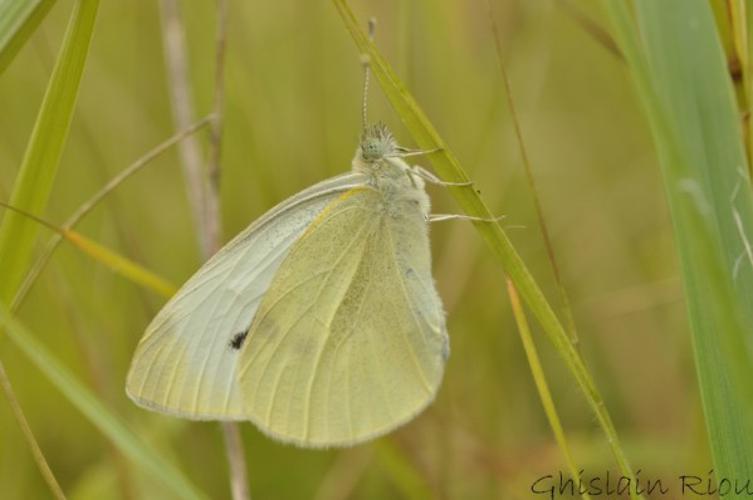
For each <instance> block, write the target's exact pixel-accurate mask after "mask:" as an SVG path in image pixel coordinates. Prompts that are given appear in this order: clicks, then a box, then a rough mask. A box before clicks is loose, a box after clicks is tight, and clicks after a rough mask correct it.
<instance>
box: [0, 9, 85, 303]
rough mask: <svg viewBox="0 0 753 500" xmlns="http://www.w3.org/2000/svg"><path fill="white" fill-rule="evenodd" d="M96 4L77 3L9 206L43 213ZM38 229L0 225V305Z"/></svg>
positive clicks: (13, 220)
mask: <svg viewBox="0 0 753 500" xmlns="http://www.w3.org/2000/svg"><path fill="white" fill-rule="evenodd" d="M98 6H99V0H80V1H78V2H76V4H75V6H74V8H73V13H72V15H71V19H70V22H69V24H68V29H67V31H66V34H65V38H64V40H63V46H62V49H61V51H60V55H59V56H58V58H57V61H56V63H55V68H54V69H53V72H52V76H51V78H50V82H49V84H48V86H47V91H46V93H45V96H44V99H43V101H42V106H41V108H40V110H39V115H38V116H37V120H36V123H35V124H34V130H33V131H32V134H31V138H30V140H29V144H28V146H27V149H26V152H25V154H24V159H23V162H22V163H21V168H20V170H19V172H18V176H17V178H16V181H15V184H14V186H13V192H12V194H11V198H10V204H11V205H13V206H15V207H18V208H21V209H23V210H26V211H27V212H31V213H43V212H44V208H45V206H46V205H47V200H48V198H49V195H50V191H51V190H52V184H53V182H54V180H55V174H56V173H57V169H58V164H59V161H60V156H61V154H62V151H63V146H64V145H65V142H66V138H67V136H68V128H69V126H70V123H71V118H72V116H73V110H74V108H75V103H76V95H77V93H78V88H79V83H80V81H81V74H82V72H83V69H84V62H85V60H86V55H87V52H88V50H89V42H90V41H91V36H92V32H93V30H94V20H95V18H96V13H97V7H98ZM37 230H38V228H37V224H35V223H34V222H32V221H29V220H27V219H25V218H24V217H22V216H21V215H18V214H13V213H6V214H5V216H4V217H3V220H2V224H0V276H2V277H3V279H2V281H0V302H3V303H5V304H8V303H10V301H11V299H12V298H13V296H14V295H15V293H16V290H17V289H18V286H19V285H20V283H21V280H22V279H23V276H24V274H25V273H26V269H27V266H28V264H29V262H30V259H31V257H32V252H31V251H32V247H33V244H34V238H35V236H36V234H37Z"/></svg>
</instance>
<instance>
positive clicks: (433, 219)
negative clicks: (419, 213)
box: [427, 214, 507, 222]
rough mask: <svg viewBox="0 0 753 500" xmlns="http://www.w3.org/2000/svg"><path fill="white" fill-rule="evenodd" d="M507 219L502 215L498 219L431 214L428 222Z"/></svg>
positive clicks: (496, 219)
mask: <svg viewBox="0 0 753 500" xmlns="http://www.w3.org/2000/svg"><path fill="white" fill-rule="evenodd" d="M505 217H507V216H506V215H500V216H497V217H492V218H488V217H475V216H473V215H464V214H429V216H428V217H427V221H428V222H442V221H446V220H469V221H473V222H497V221H499V220H502V219H504V218H505Z"/></svg>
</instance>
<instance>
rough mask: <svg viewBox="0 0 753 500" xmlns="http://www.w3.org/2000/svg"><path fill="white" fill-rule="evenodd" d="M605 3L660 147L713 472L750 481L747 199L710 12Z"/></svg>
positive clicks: (679, 4)
mask: <svg viewBox="0 0 753 500" xmlns="http://www.w3.org/2000/svg"><path fill="white" fill-rule="evenodd" d="M606 5H607V6H608V9H609V12H610V16H611V18H612V21H613V24H614V28H615V33H616V35H617V36H616V37H617V39H618V41H619V42H620V44H621V46H622V49H623V52H624V53H625V54H626V57H627V61H628V64H629V67H630V69H631V72H632V74H633V76H634V79H635V81H636V84H637V85H636V86H637V90H638V94H639V95H640V97H641V98H642V100H643V103H644V107H645V109H646V113H647V116H648V118H649V122H650V124H651V127H652V132H653V134H654V141H655V144H656V148H657V152H658V155H659V161H660V165H661V168H662V174H663V177H664V182H665V188H666V193H667V199H668V202H669V206H670V212H671V215H672V220H673V225H674V231H675V239H676V242H677V247H678V253H679V256H680V264H681V271H682V275H683V280H684V287H685V297H686V300H687V307H688V314H689V319H690V327H691V332H692V338H693V350H694V355H695V361H696V371H697V376H698V381H699V387H700V392H701V400H702V404H703V410H704V415H705V419H706V427H707V431H708V435H709V442H710V446H711V451H712V455H713V460H714V465H715V470H716V476H717V477H718V478H721V477H728V478H749V477H751V474H753V455H752V454H751V450H753V412H751V401H753V386H752V385H751V383H750V381H751V379H752V378H753V370H752V369H751V366H752V363H751V342H753V337H752V336H751V330H752V329H753V308H751V299H753V256H752V255H751V247H750V244H749V243H750V237H751V235H752V234H753V232H752V231H753V197H752V196H751V187H750V179H749V174H748V167H747V162H746V158H745V151H744V146H743V143H742V137H743V135H742V131H741V129H740V125H739V121H738V114H737V110H736V107H735V98H734V93H733V89H732V85H731V83H730V80H729V77H728V74H727V68H726V64H725V60H724V56H723V51H722V48H721V44H720V42H719V38H718V34H717V32H716V27H715V25H714V19H713V15H712V12H711V10H710V8H709V5H708V3H707V2H705V1H702V0H663V1H661V2H652V1H637V2H635V3H634V6H635V15H633V13H632V12H630V11H629V9H628V7H627V6H626V5H625V4H624V3H623V2H608V3H607V4H606ZM634 22H637V24H638V29H636V27H635V26H634ZM639 32H640V36H639Z"/></svg>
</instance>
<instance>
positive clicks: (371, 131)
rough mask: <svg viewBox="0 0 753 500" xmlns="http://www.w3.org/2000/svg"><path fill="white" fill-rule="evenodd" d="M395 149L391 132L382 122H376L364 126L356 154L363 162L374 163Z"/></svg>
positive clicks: (396, 147) (395, 143)
mask: <svg viewBox="0 0 753 500" xmlns="http://www.w3.org/2000/svg"><path fill="white" fill-rule="evenodd" d="M397 150H398V146H397V142H395V138H394V137H393V136H392V133H391V132H390V131H389V130H388V129H387V127H386V126H385V125H384V124H383V123H377V124H375V125H371V126H369V127H366V130H364V131H363V134H361V144H360V145H359V147H358V152H357V153H356V155H357V157H358V159H360V160H361V161H362V162H364V163H376V162H378V161H380V160H382V159H383V158H384V157H385V156H392V155H394V154H395V153H396V152H397Z"/></svg>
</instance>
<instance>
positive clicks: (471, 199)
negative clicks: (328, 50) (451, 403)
mask: <svg viewBox="0 0 753 500" xmlns="http://www.w3.org/2000/svg"><path fill="white" fill-rule="evenodd" d="M333 2H334V4H335V7H336V8H337V10H338V12H339V13H340V16H341V17H342V19H343V22H344V23H345V26H346V28H347V29H348V31H349V32H350V34H351V36H352V38H353V40H354V41H355V43H356V46H357V47H358V50H359V51H360V52H361V53H363V54H367V55H368V56H369V58H370V62H371V68H372V69H373V72H374V75H375V76H376V77H377V79H378V80H379V83H380V85H381V87H382V89H383V91H384V93H385V95H386V96H387V98H388V100H389V101H390V103H391V104H392V106H393V108H394V109H395V111H396V113H397V114H398V116H399V117H400V119H401V120H402V121H403V123H404V124H405V126H406V128H407V129H408V130H409V131H410V133H411V135H412V136H413V138H414V140H415V141H416V143H417V144H418V146H419V147H420V148H421V149H426V150H430V149H434V148H439V149H441V152H439V153H436V154H432V155H429V158H430V160H431V162H432V165H433V166H434V169H435V170H436V172H437V173H438V174H439V176H440V177H441V178H443V179H445V180H447V181H452V182H468V181H469V178H468V175H467V174H466V173H465V169H463V168H462V166H461V165H460V162H459V161H458V159H457V157H455V155H454V154H453V153H452V151H451V150H450V149H449V148H448V146H447V144H446V143H445V142H444V141H443V140H442V138H441V137H440V136H439V134H438V133H437V131H436V130H435V129H434V126H433V125H432V124H431V122H430V121H429V119H428V118H427V117H426V115H425V113H424V112H423V111H422V110H421V109H420V107H419V106H418V104H417V103H416V101H415V100H414V99H413V96H411V95H410V93H409V92H408V90H407V89H406V88H405V86H404V85H403V84H402V82H401V81H400V79H399V78H398V77H397V75H396V74H395V72H394V71H393V69H392V67H391V66H390V65H389V64H388V63H387V62H386V61H385V60H384V58H382V56H381V55H380V54H379V52H378V51H377V49H376V47H375V46H374V44H373V43H371V42H370V41H369V39H368V37H367V36H366V34H365V33H364V32H363V31H362V30H361V28H360V27H359V24H358V21H357V20H356V18H355V16H354V15H353V12H352V11H351V10H350V8H349V7H348V5H347V3H346V2H345V0H333ZM449 189H450V193H451V194H452V195H453V197H454V199H455V201H456V202H457V203H458V205H459V206H460V207H461V209H462V210H463V211H464V212H465V213H466V214H468V215H470V216H473V217H479V218H481V219H492V218H493V215H492V214H491V212H490V211H489V208H488V207H487V205H486V204H485V203H484V201H483V200H482V199H481V196H480V195H479V194H478V192H476V190H475V189H473V188H472V187H453V188H449ZM473 224H474V226H475V227H476V229H477V230H478V232H479V233H480V234H481V236H482V237H483V238H484V240H485V241H486V243H487V244H488V245H489V247H490V249H491V250H492V253H493V254H494V255H495V256H496V257H497V259H498V260H499V261H500V263H501V264H502V266H503V268H504V270H505V272H506V273H507V274H508V276H509V277H510V279H511V281H512V282H513V283H514V284H515V287H516V288H517V290H518V292H519V293H520V295H521V296H522V297H523V299H524V300H525V302H526V304H527V305H528V307H529V308H530V309H531V311H532V312H533V314H534V315H535V316H536V318H537V319H538V321H539V323H540V324H541V326H542V327H543V329H544V332H545V333H546V334H547V336H548V338H549V340H550V341H551V342H552V343H553V344H554V346H555V348H556V349H557V352H558V353H559V354H560V355H561V356H562V358H563V360H564V361H565V363H566V365H567V367H568V369H569V370H570V371H571V372H572V374H573V376H574V377H575V379H576V381H577V382H578V386H579V387H580V389H581V391H582V392H583V394H584V396H585V398H586V400H587V402H588V403H589V405H590V406H591V408H592V410H593V412H594V414H595V415H596V418H597V420H598V422H599V425H600V426H601V428H602V429H603V431H604V433H605V434H606V436H607V440H608V442H609V444H610V446H611V449H612V452H613V454H614V456H615V459H616V460H617V463H618V465H619V468H620V471H621V472H622V474H623V475H625V476H626V477H629V478H633V477H634V476H633V473H632V470H631V468H630V465H629V463H628V461H627V458H626V456H625V453H624V452H623V450H622V447H621V445H620V442H619V439H618V438H617V433H616V431H615V429H614V424H613V423H612V419H611V417H610V416H609V413H608V412H607V410H606V406H605V405H604V402H603V399H602V397H601V395H600V393H599V391H598V389H597V388H596V385H595V383H594V381H593V379H592V378H591V375H590V373H589V371H588V369H587V368H586V366H585V364H584V363H583V360H582V359H581V357H580V355H579V354H578V352H577V351H576V350H575V348H574V346H573V345H572V344H571V342H570V339H569V337H568V334H567V333H566V331H565V329H564V328H563V326H562V324H561V323H560V321H559V319H558V318H557V316H556V314H555V313H554V310H553V309H552V307H551V305H550V304H549V302H547V300H546V298H545V297H544V294H543V292H542V291H541V288H540V287H539V286H538V284H537V283H536V281H535V280H534V278H533V276H532V275H531V273H530V272H529V271H528V268H527V267H526V265H525V263H524V262H523V260H522V259H521V257H520V255H519V254H518V252H517V251H516V250H515V248H514V247H513V245H512V242H511V241H510V239H509V238H508V236H507V234H506V233H505V232H504V230H503V229H502V227H501V226H500V225H499V224H497V223H489V222H474V223H473ZM634 498H640V497H639V496H637V495H635V496H634Z"/></svg>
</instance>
